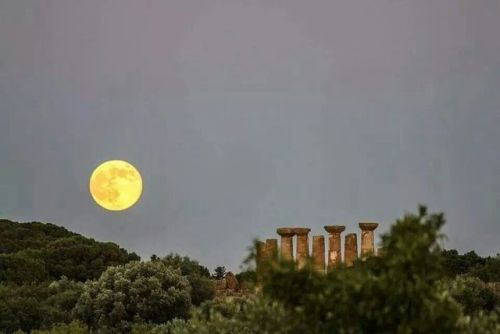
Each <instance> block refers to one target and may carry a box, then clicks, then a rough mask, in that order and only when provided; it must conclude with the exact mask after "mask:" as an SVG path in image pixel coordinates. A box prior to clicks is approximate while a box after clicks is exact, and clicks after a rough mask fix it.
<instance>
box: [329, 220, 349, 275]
mask: <svg viewBox="0 0 500 334" xmlns="http://www.w3.org/2000/svg"><path fill="white" fill-rule="evenodd" d="M325 230H326V231H327V232H328V234H329V236H328V270H331V269H332V268H334V267H336V266H338V265H339V264H340V263H342V248H341V246H340V235H341V233H342V232H344V231H345V226H344V225H328V226H325Z"/></svg>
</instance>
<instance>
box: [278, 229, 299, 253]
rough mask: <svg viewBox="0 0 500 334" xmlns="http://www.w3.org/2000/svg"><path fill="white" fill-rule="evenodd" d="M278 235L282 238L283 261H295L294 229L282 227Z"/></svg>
mask: <svg viewBox="0 0 500 334" xmlns="http://www.w3.org/2000/svg"><path fill="white" fill-rule="evenodd" d="M276 233H278V234H279V236H280V237H281V261H293V236H294V235H295V232H294V230H293V228H290V227H280V228H278V229H277V230H276Z"/></svg>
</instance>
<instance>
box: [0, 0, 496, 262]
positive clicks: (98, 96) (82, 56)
mask: <svg viewBox="0 0 500 334" xmlns="http://www.w3.org/2000/svg"><path fill="white" fill-rule="evenodd" d="M499 16H500V1H498V0H474V1H472V0H469V1H465V0H463V1H461V0H413V1H399V0H391V1H389V0H385V1H382V0H379V1H373V0H365V1H354V0H344V1H332V0H323V1H319V0H309V1H298V0H297V1H295V0H293V1H292V0H286V1H285V0H282V1H269V0H266V1H236V0H226V1H210V0H206V1H201V0H199V1H190V0H170V1H169V0H163V1H161V0H143V1H137V0H108V1H103V0H86V1H77V0H0V218H6V219H11V220H15V221H44V222H52V223H54V224H57V225H62V226H64V227H66V228H68V229H69V230H72V231H75V232H78V233H81V234H83V235H85V236H89V237H92V238H95V239H97V240H103V241H107V240H110V241H114V242H116V243H118V244H119V245H121V246H122V247H125V248H126V249H128V250H131V251H136V252H137V253H138V254H139V255H141V256H142V257H143V258H146V259H147V258H149V256H150V255H151V254H153V253H155V254H157V255H166V254H168V253H170V252H176V253H180V254H183V255H188V256H190V257H192V258H194V259H197V260H199V261H200V262H201V263H202V264H204V265H206V266H208V267H209V268H210V269H213V268H214V267H215V266H217V265H223V266H226V267H228V268H229V269H231V270H236V271H237V270H238V268H239V265H240V264H241V262H242V260H243V258H244V257H245V255H246V252H247V251H246V248H247V247H248V246H250V245H251V243H252V240H253V238H255V237H260V238H268V237H277V236H276V234H275V229H276V228H277V227H279V226H306V227H310V228H311V229H312V232H311V234H313V235H314V234H324V235H326V232H324V230H323V225H331V224H346V225H347V231H348V232H356V231H358V228H357V222H359V221H360V220H375V221H379V222H380V223H381V226H380V228H379V229H378V230H377V231H376V232H379V233H381V232H385V231H387V230H388V228H389V226H390V224H391V223H392V222H394V220H395V219H396V218H397V217H400V216H401V215H402V214H403V213H404V212H405V211H416V209H417V205H418V204H419V203H422V204H427V205H428V206H429V209H430V210H431V211H443V212H444V213H445V214H446V216H447V220H448V222H447V224H446V226H445V228H444V232H445V233H446V234H447V235H448V241H447V242H446V244H445V245H446V247H448V248H457V249H458V250H459V251H462V252H463V251H469V250H476V251H477V252H478V253H479V254H481V255H494V254H496V253H500V19H499ZM110 159H122V160H127V161H129V162H130V163H132V164H133V165H135V166H136V167H137V168H138V169H139V170H140V172H141V174H142V176H143V180H144V192H143V195H142V197H141V199H140V201H139V202H138V203H137V204H136V205H135V206H133V207H132V208H131V209H129V210H126V211H121V212H110V211H105V210H104V209H102V208H101V207H99V206H98V205H97V204H95V202H94V201H93V200H92V198H91V196H90V195H89V186H88V182H89V177H90V174H91V173H92V171H93V169H94V168H95V167H97V166H98V165H99V164H100V163H101V162H103V161H105V160H110Z"/></svg>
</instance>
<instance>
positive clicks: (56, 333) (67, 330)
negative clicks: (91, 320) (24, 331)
mask: <svg viewBox="0 0 500 334" xmlns="http://www.w3.org/2000/svg"><path fill="white" fill-rule="evenodd" d="M31 333H32V334H90V333H91V332H90V331H89V330H88V329H87V327H85V326H84V325H83V324H82V323H80V322H78V321H73V322H71V323H69V324H59V325H56V326H54V327H52V328H51V329H48V330H34V331H33V332H31Z"/></svg>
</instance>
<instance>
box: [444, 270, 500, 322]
mask: <svg viewBox="0 0 500 334" xmlns="http://www.w3.org/2000/svg"><path fill="white" fill-rule="evenodd" d="M448 288H449V290H450V293H451V295H452V296H453V298H454V299H455V300H456V301H458V302H459V303H460V305H462V307H463V310H464V312H465V313H466V314H469V315H474V314H477V313H480V312H486V313H489V312H492V311H494V310H495V309H496V308H500V291H498V290H497V289H495V287H494V286H493V285H491V284H488V283H485V282H483V281H481V280H480V279H479V278H477V277H473V276H458V277H457V278H456V279H454V280H453V281H451V283H450V284H449V287H448Z"/></svg>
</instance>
